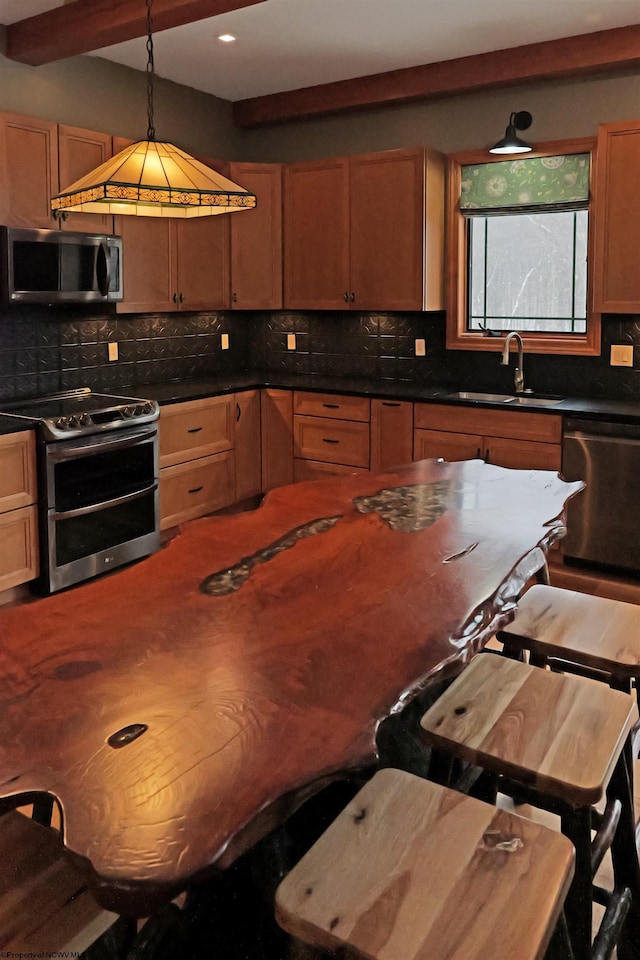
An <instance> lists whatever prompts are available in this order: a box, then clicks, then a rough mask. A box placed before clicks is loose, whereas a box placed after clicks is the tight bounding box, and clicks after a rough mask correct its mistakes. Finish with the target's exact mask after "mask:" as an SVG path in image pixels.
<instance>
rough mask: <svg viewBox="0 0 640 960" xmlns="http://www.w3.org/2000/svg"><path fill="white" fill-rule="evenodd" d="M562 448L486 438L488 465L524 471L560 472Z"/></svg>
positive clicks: (554, 444) (545, 444) (552, 445)
mask: <svg viewBox="0 0 640 960" xmlns="http://www.w3.org/2000/svg"><path fill="white" fill-rule="evenodd" d="M561 450H562V448H561V446H560V444H559V443H558V444H556V443H537V442H536V441H531V440H504V439H502V438H496V437H485V451H486V459H487V463H495V464H496V466H498V467H513V468H515V469H523V470H559V469H560V461H561Z"/></svg>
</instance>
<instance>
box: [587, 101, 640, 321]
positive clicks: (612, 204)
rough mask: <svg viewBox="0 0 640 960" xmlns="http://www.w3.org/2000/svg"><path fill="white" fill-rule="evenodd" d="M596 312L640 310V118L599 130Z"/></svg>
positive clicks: (595, 274) (633, 311) (595, 277)
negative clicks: (638, 179) (638, 181)
mask: <svg viewBox="0 0 640 960" xmlns="http://www.w3.org/2000/svg"><path fill="white" fill-rule="evenodd" d="M597 158H598V159H597V174H596V248H595V270H594V284H595V291H594V294H595V296H594V299H595V304H594V306H595V310H596V311H597V312H600V313H638V312H639V311H640V272H639V271H638V250H639V249H640V196H639V194H638V189H637V184H636V177H637V174H638V170H639V169H640V120H636V121H633V122H627V123H607V124H604V125H602V126H601V127H600V128H599V130H598V148H597Z"/></svg>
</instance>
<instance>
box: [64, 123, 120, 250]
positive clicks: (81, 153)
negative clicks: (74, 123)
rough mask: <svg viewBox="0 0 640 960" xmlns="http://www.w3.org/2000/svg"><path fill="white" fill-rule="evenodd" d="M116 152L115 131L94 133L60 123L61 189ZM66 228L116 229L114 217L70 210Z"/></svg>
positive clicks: (92, 230)
mask: <svg viewBox="0 0 640 960" xmlns="http://www.w3.org/2000/svg"><path fill="white" fill-rule="evenodd" d="M111 155H112V138H111V134H107V133H93V132H92V131H91V130H80V129H78V127H67V126H65V125H64V124H61V125H60V126H59V127H58V162H59V165H60V190H66V188H67V187H70V186H71V184H72V183H75V182H76V180H79V179H80V177H84V176H85V174H87V173H89V172H90V171H91V170H94V169H95V168H96V167H99V166H100V164H102V163H104V162H105V160H108V159H109V157H110V156H111ZM60 226H61V228H62V229H63V230H80V231H83V232H84V233H113V217H112V216H106V215H105V216H101V215H100V214H99V213H69V214H67V215H66V216H65V217H63V219H62V221H61V224H60Z"/></svg>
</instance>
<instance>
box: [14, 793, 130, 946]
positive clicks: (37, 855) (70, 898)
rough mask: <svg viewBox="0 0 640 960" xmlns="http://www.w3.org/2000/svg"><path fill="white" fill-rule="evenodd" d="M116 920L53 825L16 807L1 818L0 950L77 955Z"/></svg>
mask: <svg viewBox="0 0 640 960" xmlns="http://www.w3.org/2000/svg"><path fill="white" fill-rule="evenodd" d="M117 919H118V917H117V915H116V914H114V913H110V912H109V911H108V910H104V909H103V908H102V907H100V906H99V905H98V904H97V903H96V901H95V900H94V899H93V897H92V896H91V894H90V893H89V891H88V890H87V887H86V883H85V881H84V878H83V877H82V875H81V874H80V873H79V872H78V871H77V870H76V869H75V868H74V867H73V865H72V864H71V863H70V862H69V860H68V859H67V858H66V857H65V856H64V855H63V852H62V842H61V840H60V838H59V837H58V836H57V835H56V834H55V832H54V831H53V830H50V829H48V828H47V827H43V826H40V824H38V823H35V822H34V821H33V820H30V819H29V818H28V817H25V816H23V815H22V814H20V813H18V812H16V811H11V812H9V813H7V814H5V815H4V816H2V817H0V950H1V951H7V952H8V954H10V955H14V954H15V956H44V955H45V953H46V954H47V955H49V956H54V955H59V956H79V955H80V953H82V952H84V951H85V950H86V949H87V948H88V947H89V946H91V944H92V943H94V942H95V941H96V940H97V939H98V938H99V937H100V936H101V935H102V934H103V933H104V932H105V931H106V930H108V929H109V928H110V927H111V926H113V924H114V923H115V922H116V920H117ZM4 955H7V954H4Z"/></svg>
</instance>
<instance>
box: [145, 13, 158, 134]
mask: <svg viewBox="0 0 640 960" xmlns="http://www.w3.org/2000/svg"><path fill="white" fill-rule="evenodd" d="M152 3H153V0H146V4H147V117H148V118H149V125H148V127H147V140H155V138H156V130H155V127H154V125H153V81H154V75H155V71H154V63H153V20H152V19H151V4H152Z"/></svg>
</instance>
